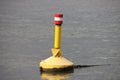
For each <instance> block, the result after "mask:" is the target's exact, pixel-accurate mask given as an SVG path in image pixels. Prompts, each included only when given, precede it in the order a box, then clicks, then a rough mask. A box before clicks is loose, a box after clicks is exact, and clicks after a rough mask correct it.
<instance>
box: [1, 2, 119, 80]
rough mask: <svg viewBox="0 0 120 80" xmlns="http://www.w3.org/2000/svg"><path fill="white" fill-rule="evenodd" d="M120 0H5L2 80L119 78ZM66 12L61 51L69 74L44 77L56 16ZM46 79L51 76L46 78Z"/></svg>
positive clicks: (108, 79) (2, 15) (3, 10)
mask: <svg viewBox="0 0 120 80" xmlns="http://www.w3.org/2000/svg"><path fill="white" fill-rule="evenodd" d="M119 4H120V0H74V1H73V0H0V80H44V79H45V78H46V79H48V80H60V79H61V80H73V79H74V80H119V79H120V67H119V66H120V5H119ZM54 13H63V14H64V24H63V27H62V43H61V49H62V51H63V55H64V56H65V57H66V58H68V59H69V60H71V61H72V62H74V64H76V65H102V64H111V65H105V66H94V67H87V68H81V69H75V70H74V73H69V74H56V75H53V74H44V75H43V76H42V75H40V72H39V62H40V61H41V60H42V59H45V58H48V57H49V56H51V48H52V47H53V36H54V35H53V34H54V24H53V14H54ZM46 75H47V77H45V76H46Z"/></svg>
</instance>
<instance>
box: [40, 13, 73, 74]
mask: <svg viewBox="0 0 120 80" xmlns="http://www.w3.org/2000/svg"><path fill="white" fill-rule="evenodd" d="M62 17H63V15H62V14H55V18H54V19H55V20H54V23H55V25H56V26H55V34H54V35H55V38H54V48H52V49H51V50H52V54H53V56H51V57H49V58H47V59H45V60H43V61H41V62H40V70H41V71H43V72H62V71H69V70H71V71H73V63H72V62H71V61H69V60H68V59H66V58H64V57H63V56H62V51H61V50H60V42H61V41H60V40H61V24H62Z"/></svg>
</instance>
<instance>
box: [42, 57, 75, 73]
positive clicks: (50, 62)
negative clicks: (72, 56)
mask: <svg viewBox="0 0 120 80" xmlns="http://www.w3.org/2000/svg"><path fill="white" fill-rule="evenodd" d="M40 71H41V72H66V71H71V72H73V63H72V62H71V61H69V60H67V59H66V58H64V57H54V56H52V57H49V58H48V59H45V60H43V61H41V62H40Z"/></svg>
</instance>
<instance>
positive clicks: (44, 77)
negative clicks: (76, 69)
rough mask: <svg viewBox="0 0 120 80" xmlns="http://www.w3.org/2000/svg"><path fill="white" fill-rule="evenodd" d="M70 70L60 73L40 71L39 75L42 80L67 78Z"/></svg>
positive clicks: (64, 79) (62, 79) (65, 79)
mask: <svg viewBox="0 0 120 80" xmlns="http://www.w3.org/2000/svg"><path fill="white" fill-rule="evenodd" d="M71 74H72V72H64V73H63V72H62V73H45V72H42V73H41V74H40V77H41V78H42V80H67V79H68V78H69V77H70V75H71Z"/></svg>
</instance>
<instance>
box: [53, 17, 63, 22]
mask: <svg viewBox="0 0 120 80" xmlns="http://www.w3.org/2000/svg"><path fill="white" fill-rule="evenodd" d="M54 20H55V21H62V20H63V18H60V17H55V18H54Z"/></svg>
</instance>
